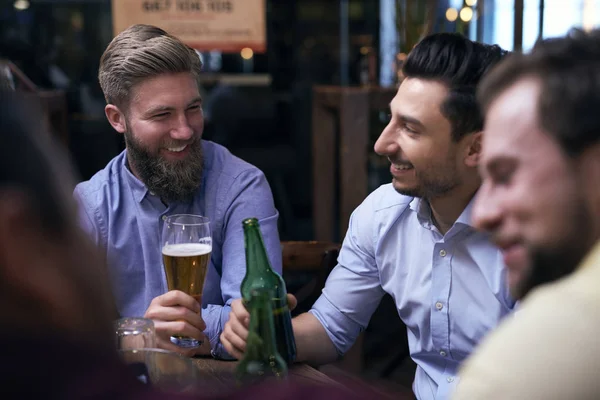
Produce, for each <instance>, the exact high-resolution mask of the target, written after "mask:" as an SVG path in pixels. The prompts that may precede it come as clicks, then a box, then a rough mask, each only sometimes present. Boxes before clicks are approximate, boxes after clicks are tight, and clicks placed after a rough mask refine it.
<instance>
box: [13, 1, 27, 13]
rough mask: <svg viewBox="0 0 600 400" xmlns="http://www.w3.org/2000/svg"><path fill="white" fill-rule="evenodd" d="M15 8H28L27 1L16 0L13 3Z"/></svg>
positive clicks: (20, 9) (21, 9)
mask: <svg viewBox="0 0 600 400" xmlns="http://www.w3.org/2000/svg"><path fill="white" fill-rule="evenodd" d="M13 6H14V7H15V8H16V9H17V10H19V11H23V10H27V9H28V8H29V2H28V1H27V0H17V1H15V4H14V5H13Z"/></svg>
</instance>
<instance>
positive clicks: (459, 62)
mask: <svg viewBox="0 0 600 400" xmlns="http://www.w3.org/2000/svg"><path fill="white" fill-rule="evenodd" d="M507 53H508V52H507V51H506V50H503V49H502V48H501V47H500V46H498V45H488V44H483V43H479V42H474V41H472V40H469V39H467V38H466V37H464V36H463V35H461V34H458V33H435V34H432V35H429V36H426V37H425V38H423V40H421V41H420V42H419V43H418V44H417V45H416V46H415V47H414V49H413V50H412V51H411V52H410V53H409V54H408V57H407V58H406V61H405V62H404V65H403V66H402V73H403V75H404V77H405V78H419V79H426V80H432V81H439V82H442V83H444V84H445V85H447V86H448V97H447V98H446V101H445V102H444V103H443V104H442V105H441V110H440V111H441V112H442V115H444V116H445V117H446V118H447V119H448V121H450V123H451V125H452V139H454V140H455V141H458V140H459V139H461V138H462V137H463V136H465V135H466V134H468V133H472V132H478V131H480V130H482V129H483V115H482V113H481V110H480V109H479V105H478V104H477V98H476V89H477V85H478V84H479V82H480V80H481V78H482V77H483V76H484V75H485V74H486V72H487V71H488V70H490V69H491V67H492V66H494V65H495V64H496V63H497V62H498V61H500V60H501V59H502V58H503V57H504V56H505V55H506V54H507Z"/></svg>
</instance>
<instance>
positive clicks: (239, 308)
mask: <svg viewBox="0 0 600 400" xmlns="http://www.w3.org/2000/svg"><path fill="white" fill-rule="evenodd" d="M231 312H232V313H233V314H234V315H235V317H236V318H237V319H238V320H239V321H241V322H242V323H243V324H244V326H245V327H246V328H247V327H248V326H250V313H248V310H246V307H244V304H243V303H242V301H241V300H240V299H236V300H234V301H232V302H231Z"/></svg>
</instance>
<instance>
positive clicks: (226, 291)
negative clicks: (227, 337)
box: [75, 140, 282, 358]
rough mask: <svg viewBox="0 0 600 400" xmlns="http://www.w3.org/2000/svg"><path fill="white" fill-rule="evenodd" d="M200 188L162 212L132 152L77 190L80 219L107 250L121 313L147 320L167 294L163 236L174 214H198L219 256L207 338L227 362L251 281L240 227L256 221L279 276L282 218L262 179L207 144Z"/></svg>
mask: <svg viewBox="0 0 600 400" xmlns="http://www.w3.org/2000/svg"><path fill="white" fill-rule="evenodd" d="M202 145H203V149H204V172H203V177H202V183H201V186H200V188H199V189H198V192H197V194H196V196H195V197H194V199H193V200H192V201H191V202H190V203H186V204H183V203H175V204H169V205H168V206H166V205H164V204H163V203H162V202H161V200H160V198H158V197H157V196H155V195H153V194H152V193H150V192H149V191H148V189H147V188H146V186H145V185H144V184H143V183H142V182H141V181H140V180H139V179H137V178H136V177H135V176H134V175H133V174H132V173H131V171H130V170H129V168H128V166H127V165H128V164H127V156H126V150H125V151H123V152H122V153H121V154H120V155H118V156H117V157H115V158H114V159H113V160H111V161H110V162H109V163H108V165H107V166H106V168H104V169H103V170H101V171H99V172H98V173H97V174H95V175H94V176H93V177H92V178H91V179H90V180H89V181H86V182H82V183H80V184H79V185H77V187H76V188H75V198H76V199H77V200H78V202H79V204H80V215H81V216H80V219H81V224H82V225H83V228H84V229H85V230H86V231H87V232H89V234H90V235H91V237H92V239H93V240H94V241H95V242H96V244H98V245H99V246H101V247H103V248H104V249H106V254H107V259H108V263H109V273H110V277H111V281H112V285H113V294H114V297H115V302H116V306H117V310H118V312H119V313H120V315H121V316H128V317H133V316H143V315H144V313H145V311H146V309H147V308H148V306H149V305H150V302H151V301H152V299H153V298H155V297H156V296H159V295H161V294H164V293H166V292H167V283H166V277H165V272H164V269H163V263H162V254H161V244H160V240H159V238H160V232H161V229H162V224H163V219H164V218H165V216H167V215H170V214H200V215H204V216H206V217H208V218H209V219H210V221H211V230H212V236H213V248H212V255H211V260H210V266H209V270H208V273H207V277H206V284H205V290H204V294H203V298H202V302H203V309H202V317H203V319H204V321H205V322H206V330H205V332H204V333H205V334H206V335H207V337H208V338H209V339H210V343H211V349H212V353H213V355H214V356H215V357H219V358H228V357H229V355H228V354H227V353H226V351H225V349H224V348H223V347H222V345H221V344H220V341H219V335H220V333H221V331H222V329H223V327H224V326H225V323H226V322H227V320H228V319H229V311H230V304H231V302H232V300H234V299H236V298H240V285H241V282H242V279H243V278H244V275H245V273H246V256H245V252H244V233H243V228H242V220H244V219H245V218H248V217H256V218H258V219H259V221H260V225H261V230H262V233H263V238H264V241H265V246H266V248H267V252H268V255H269V258H270V260H271V263H272V267H273V268H274V269H275V270H276V271H278V272H279V273H281V265H282V264H281V244H280V241H279V234H278V231H277V219H278V213H277V210H276V209H275V206H274V204H273V197H272V194H271V189H270V187H269V184H268V183H267V180H266V179H265V176H264V174H263V173H262V172H261V171H260V170H259V169H258V168H256V167H254V166H252V165H250V164H248V163H246V162H245V161H242V160H241V159H239V158H237V157H235V156H233V155H232V154H231V153H230V152H229V151H228V150H227V149H225V148H224V147H223V146H220V145H218V144H216V143H213V142H209V141H205V140H203V141H202Z"/></svg>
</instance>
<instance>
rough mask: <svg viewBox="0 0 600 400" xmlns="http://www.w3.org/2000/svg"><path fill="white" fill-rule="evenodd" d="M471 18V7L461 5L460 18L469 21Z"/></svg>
mask: <svg viewBox="0 0 600 400" xmlns="http://www.w3.org/2000/svg"><path fill="white" fill-rule="evenodd" d="M471 18H473V9H472V8H470V7H463V9H462V10H460V19H462V20H463V21H465V22H469V21H470V20H471Z"/></svg>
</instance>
